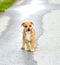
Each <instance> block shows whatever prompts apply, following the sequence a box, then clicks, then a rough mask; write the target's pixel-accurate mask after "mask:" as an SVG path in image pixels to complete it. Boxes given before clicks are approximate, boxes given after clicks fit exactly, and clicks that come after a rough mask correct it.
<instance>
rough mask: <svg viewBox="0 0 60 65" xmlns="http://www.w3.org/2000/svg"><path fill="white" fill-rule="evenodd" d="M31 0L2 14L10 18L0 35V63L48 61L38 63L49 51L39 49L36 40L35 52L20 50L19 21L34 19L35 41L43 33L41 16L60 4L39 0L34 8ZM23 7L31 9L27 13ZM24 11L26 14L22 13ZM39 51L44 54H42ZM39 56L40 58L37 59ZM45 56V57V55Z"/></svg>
mask: <svg viewBox="0 0 60 65" xmlns="http://www.w3.org/2000/svg"><path fill="white" fill-rule="evenodd" d="M32 1H34V0H25V1H24V2H23V3H22V4H18V5H16V6H13V7H11V8H9V9H8V10H7V11H6V12H5V13H4V14H3V15H8V16H9V17H10V18H11V19H10V21H9V25H8V28H7V30H6V31H5V32H4V33H3V35H2V36H1V37H0V65H45V64H47V63H48V61H47V63H45V62H42V64H39V63H38V60H39V61H40V62H41V59H43V57H44V56H45V55H46V53H47V54H48V53H50V52H47V51H46V52H45V51H43V50H40V49H41V48H40V44H39V43H37V42H36V44H37V48H36V51H35V52H27V51H25V50H21V44H22V27H21V23H22V21H25V20H33V21H34V25H35V26H34V28H35V29H36V41H37V40H38V39H39V38H40V36H41V35H42V34H43V23H42V18H43V16H44V15H45V14H46V13H48V12H50V11H52V10H55V9H60V6H59V5H51V4H49V3H48V1H47V0H39V2H40V1H42V3H37V4H35V5H36V6H38V9H37V7H35V8H34V6H33V7H31V5H32V4H33V3H32V4H31V2H32ZM36 1H38V0H36ZM24 7H25V8H26V7H27V8H26V9H27V10H28V8H29V7H31V8H32V11H31V12H30V11H29V10H28V12H29V13H28V14H27V10H25V9H24ZM41 7H42V8H41ZM31 8H30V9H31ZM24 11H25V13H26V14H25V13H24ZM32 12H33V13H32ZM24 15H25V16H26V17H25V16H24ZM36 25H37V26H36ZM39 32H40V33H39ZM48 51H49V50H48ZM40 53H41V54H44V55H43V56H42V55H41V54H40ZM48 55H50V54H48ZM39 57H40V58H41V59H38V58H39ZM45 57H47V55H46V56H45ZM45 59H46V58H45ZM47 60H48V58H47ZM44 63H45V64H44ZM47 65H52V64H47ZM53 65H54V64H53Z"/></svg>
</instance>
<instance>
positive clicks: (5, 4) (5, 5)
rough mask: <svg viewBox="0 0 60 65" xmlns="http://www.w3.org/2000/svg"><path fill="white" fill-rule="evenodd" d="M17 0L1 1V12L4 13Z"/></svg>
mask: <svg viewBox="0 0 60 65" xmlns="http://www.w3.org/2000/svg"><path fill="white" fill-rule="evenodd" d="M15 1H16V0H0V12H4V11H5V10H6V9H7V8H9V7H10V6H11V5H12V4H13V3H14V2H15Z"/></svg>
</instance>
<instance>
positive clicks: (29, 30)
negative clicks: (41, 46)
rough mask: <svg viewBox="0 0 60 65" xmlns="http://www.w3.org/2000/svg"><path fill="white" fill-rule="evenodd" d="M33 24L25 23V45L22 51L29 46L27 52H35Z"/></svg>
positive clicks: (23, 24)
mask: <svg viewBox="0 0 60 65" xmlns="http://www.w3.org/2000/svg"><path fill="white" fill-rule="evenodd" d="M32 25H33V22H30V21H27V22H23V23H22V26H23V27H24V30H23V44H22V49H25V44H26V46H27V51H34V50H35V30H34V29H33V27H32Z"/></svg>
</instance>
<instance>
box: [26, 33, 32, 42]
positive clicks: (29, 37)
mask: <svg viewBox="0 0 60 65" xmlns="http://www.w3.org/2000/svg"><path fill="white" fill-rule="evenodd" d="M26 40H28V41H31V32H26Z"/></svg>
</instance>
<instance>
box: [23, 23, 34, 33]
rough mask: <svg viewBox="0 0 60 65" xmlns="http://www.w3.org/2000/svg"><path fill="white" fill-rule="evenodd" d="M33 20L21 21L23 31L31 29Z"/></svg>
mask: <svg viewBox="0 0 60 65" xmlns="http://www.w3.org/2000/svg"><path fill="white" fill-rule="evenodd" d="M32 25H33V22H23V23H22V26H23V27H24V29H25V31H26V32H28V31H31V29H32Z"/></svg>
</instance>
